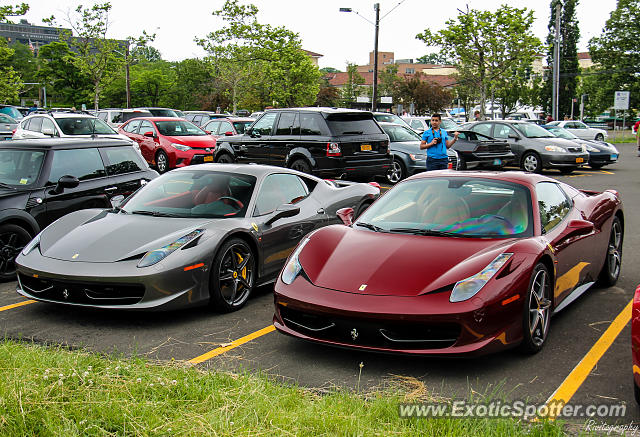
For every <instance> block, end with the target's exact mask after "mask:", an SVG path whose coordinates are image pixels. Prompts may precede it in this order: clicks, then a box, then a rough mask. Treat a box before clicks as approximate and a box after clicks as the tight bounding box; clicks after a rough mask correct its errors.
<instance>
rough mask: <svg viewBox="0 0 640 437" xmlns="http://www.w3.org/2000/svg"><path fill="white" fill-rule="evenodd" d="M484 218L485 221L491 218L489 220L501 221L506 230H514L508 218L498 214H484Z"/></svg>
mask: <svg viewBox="0 0 640 437" xmlns="http://www.w3.org/2000/svg"><path fill="white" fill-rule="evenodd" d="M485 217H486V218H487V219H489V218H491V219H498V220H502V221H503V222H504V224H505V225H506V226H507V228H508V229H513V228H514V226H513V223H511V220H509V219H508V218H506V217H503V216H501V215H498V214H485V215H483V216H482V218H485Z"/></svg>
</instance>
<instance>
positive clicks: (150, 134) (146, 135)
mask: <svg viewBox="0 0 640 437" xmlns="http://www.w3.org/2000/svg"><path fill="white" fill-rule="evenodd" d="M143 135H144V136H145V137H150V138H154V137H155V135H154V134H153V131H148V132H145V133H144V134H143Z"/></svg>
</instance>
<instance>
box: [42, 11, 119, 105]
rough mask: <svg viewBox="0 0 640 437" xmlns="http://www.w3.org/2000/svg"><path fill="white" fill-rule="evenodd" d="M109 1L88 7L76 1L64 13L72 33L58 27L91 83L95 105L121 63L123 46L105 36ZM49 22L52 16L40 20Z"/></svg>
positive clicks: (52, 21)
mask: <svg viewBox="0 0 640 437" xmlns="http://www.w3.org/2000/svg"><path fill="white" fill-rule="evenodd" d="M110 11H111V4H110V3H109V2H105V3H98V4H95V5H93V6H92V7H91V8H88V7H84V6H82V5H79V6H78V7H77V8H76V9H75V14H73V15H72V14H71V13H69V14H67V20H66V21H67V22H68V23H69V25H70V26H71V29H72V31H73V33H75V35H76V36H75V37H74V36H73V35H72V34H71V33H70V32H69V31H62V35H61V36H62V39H63V40H65V41H66V42H67V43H68V44H69V46H71V47H73V50H74V52H76V54H77V56H75V57H74V58H73V62H74V64H75V65H76V66H77V67H78V68H79V69H80V70H81V71H82V72H83V73H84V74H86V75H87V77H89V80H91V83H92V84H93V104H94V108H95V109H98V103H99V101H100V93H101V92H102V90H103V88H104V86H105V85H106V84H107V83H109V82H110V81H111V80H112V79H113V78H114V77H116V75H117V72H118V71H120V69H121V68H122V66H123V65H124V59H123V56H122V55H119V54H118V51H119V50H123V48H122V46H121V45H120V44H119V43H118V41H116V40H113V39H108V38H107V31H108V30H109V25H110V22H109V12H110ZM43 21H45V22H47V23H49V24H54V23H55V17H53V16H52V17H51V18H48V19H46V20H43Z"/></svg>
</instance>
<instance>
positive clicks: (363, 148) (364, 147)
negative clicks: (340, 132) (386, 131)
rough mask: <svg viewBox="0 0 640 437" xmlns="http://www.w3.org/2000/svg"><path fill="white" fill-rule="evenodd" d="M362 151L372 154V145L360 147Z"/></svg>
mask: <svg viewBox="0 0 640 437" xmlns="http://www.w3.org/2000/svg"><path fill="white" fill-rule="evenodd" d="M360 150H362V151H363V152H370V151H371V144H362V145H360Z"/></svg>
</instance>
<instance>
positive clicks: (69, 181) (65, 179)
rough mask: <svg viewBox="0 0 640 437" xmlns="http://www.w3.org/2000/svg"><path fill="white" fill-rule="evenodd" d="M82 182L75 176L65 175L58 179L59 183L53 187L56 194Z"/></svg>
mask: <svg viewBox="0 0 640 437" xmlns="http://www.w3.org/2000/svg"><path fill="white" fill-rule="evenodd" d="M79 184H80V180H79V179H78V178H77V177H75V176H70V175H64V176H62V177H61V178H60V179H58V183H57V184H56V186H55V187H54V188H53V192H54V193H55V194H60V193H62V192H63V191H64V190H65V188H75V187H77V186H78V185H79Z"/></svg>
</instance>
